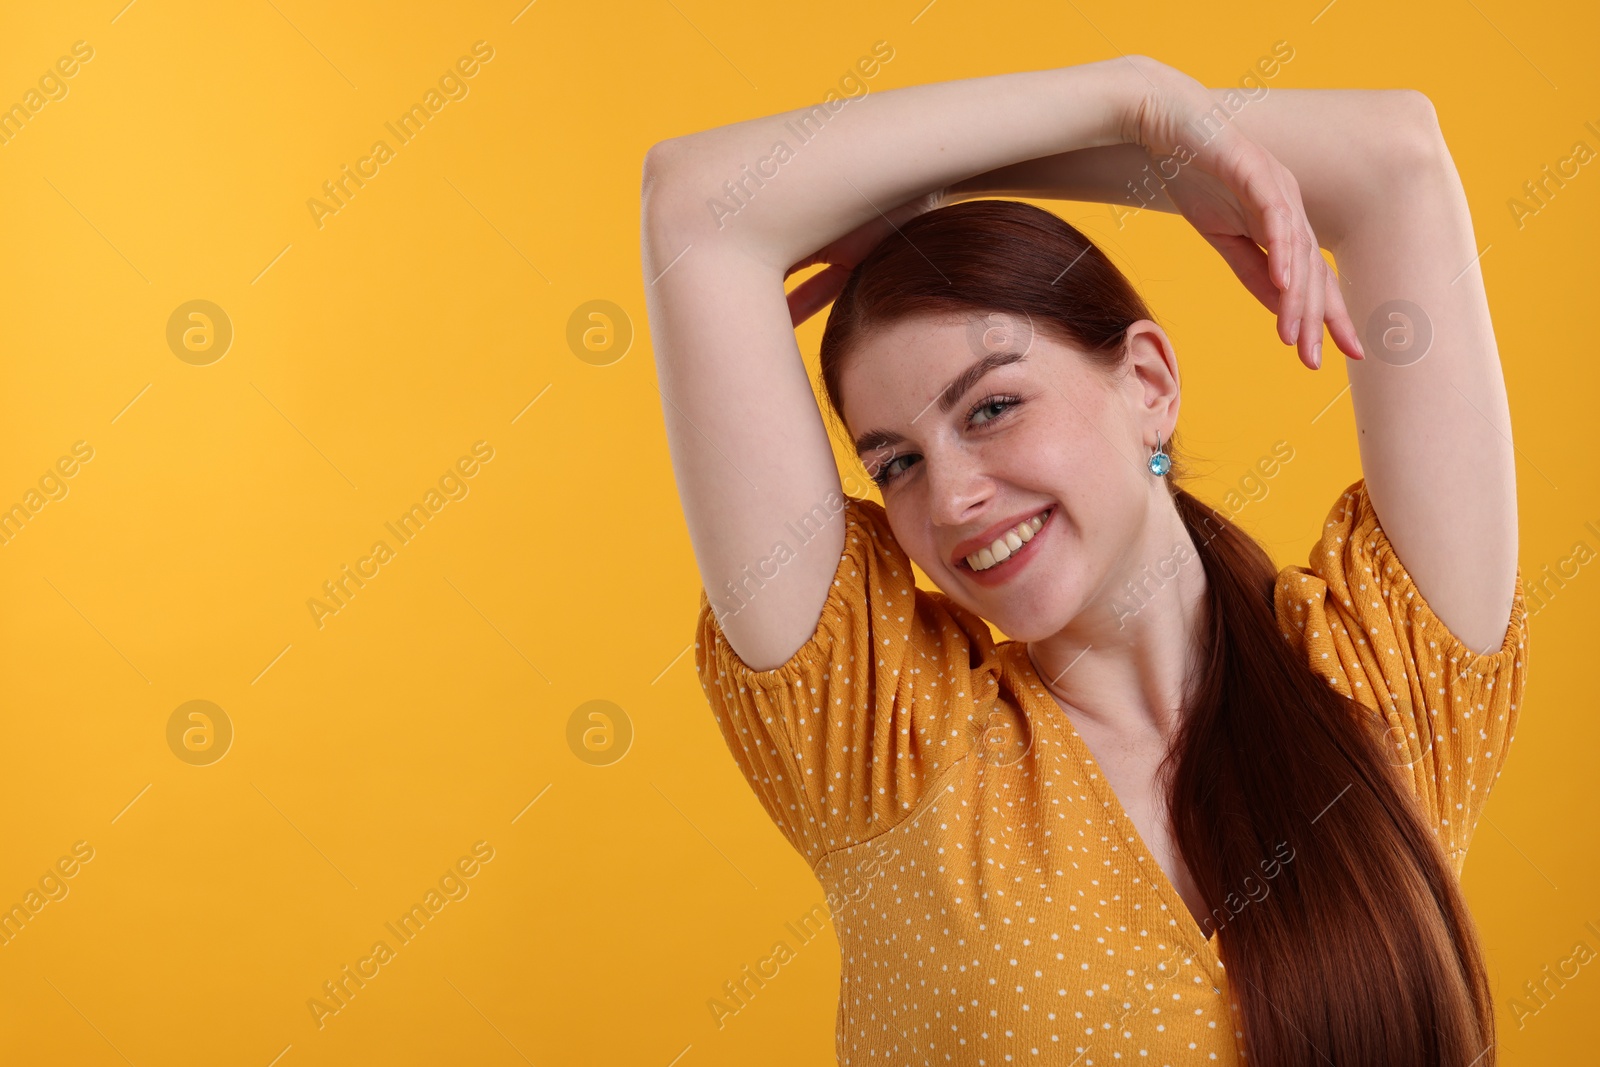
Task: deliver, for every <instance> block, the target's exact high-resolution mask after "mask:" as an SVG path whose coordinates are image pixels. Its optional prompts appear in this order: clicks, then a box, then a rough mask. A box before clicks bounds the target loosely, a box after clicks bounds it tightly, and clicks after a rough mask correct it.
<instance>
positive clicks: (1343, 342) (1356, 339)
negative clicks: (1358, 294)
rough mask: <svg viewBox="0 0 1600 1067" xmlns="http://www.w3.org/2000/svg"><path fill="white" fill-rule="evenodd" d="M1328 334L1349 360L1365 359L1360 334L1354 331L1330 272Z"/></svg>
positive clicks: (1334, 276)
mask: <svg viewBox="0 0 1600 1067" xmlns="http://www.w3.org/2000/svg"><path fill="white" fill-rule="evenodd" d="M1328 333H1330V334H1331V335H1332V336H1333V343H1334V344H1336V345H1338V346H1339V348H1340V350H1341V351H1343V352H1344V353H1345V354H1346V355H1347V356H1349V357H1350V358H1351V359H1365V358H1366V350H1365V349H1363V348H1362V347H1361V334H1360V333H1359V332H1358V331H1357V330H1356V324H1355V320H1354V319H1352V318H1351V317H1350V309H1349V307H1347V306H1346V305H1345V302H1344V293H1343V291H1341V290H1340V288H1339V277H1338V275H1336V274H1335V273H1334V272H1333V271H1331V270H1330V271H1329V272H1328Z"/></svg>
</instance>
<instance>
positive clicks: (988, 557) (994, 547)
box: [967, 509, 1048, 571]
mask: <svg viewBox="0 0 1600 1067" xmlns="http://www.w3.org/2000/svg"><path fill="white" fill-rule="evenodd" d="M1047 511H1048V509H1046V512H1047ZM1046 512H1041V513H1039V514H1038V515H1035V516H1034V517H1033V518H1031V519H1027V520H1025V521H1023V522H1019V523H1018V524H1017V525H1016V526H1014V527H1012V528H1011V529H1009V530H1007V531H1006V532H1005V533H1004V534H1002V535H1000V537H999V538H997V539H996V540H995V542H994V543H993V544H991V545H989V546H988V547H986V548H980V549H979V550H978V551H976V552H974V553H973V554H972V555H970V556H968V557H967V566H969V567H971V568H972V569H973V570H975V571H985V570H988V569H989V568H990V567H993V566H994V565H995V564H996V563H1003V562H1004V561H1006V560H1008V559H1010V558H1011V554H1012V553H1013V552H1015V551H1017V549H1019V548H1021V547H1022V546H1023V544H1025V543H1026V542H1028V541H1031V540H1033V535H1034V534H1036V533H1038V532H1039V528H1040V527H1042V526H1043V525H1044V520H1045V514H1046Z"/></svg>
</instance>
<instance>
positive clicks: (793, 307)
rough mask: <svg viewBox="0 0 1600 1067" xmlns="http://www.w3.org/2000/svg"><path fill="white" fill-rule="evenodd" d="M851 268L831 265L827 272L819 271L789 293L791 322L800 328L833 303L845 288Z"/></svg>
mask: <svg viewBox="0 0 1600 1067" xmlns="http://www.w3.org/2000/svg"><path fill="white" fill-rule="evenodd" d="M850 270H851V268H849V267H846V266H843V265H842V264H838V263H834V264H831V265H830V266H829V267H828V269H827V270H823V271H818V272H817V273H816V274H813V275H812V276H811V277H809V278H807V279H806V280H805V281H803V282H801V283H800V284H799V285H797V286H795V287H794V290H793V291H792V292H790V293H789V295H788V300H789V321H790V323H791V324H792V325H794V326H799V325H800V324H801V323H802V322H805V321H806V320H807V319H809V318H810V317H811V316H813V315H815V314H816V313H817V312H819V311H821V310H822V309H823V308H825V307H827V306H828V305H829V304H831V303H833V300H834V298H835V297H837V296H838V295H839V291H840V290H842V289H843V288H844V283H845V279H847V278H848V277H849V276H850Z"/></svg>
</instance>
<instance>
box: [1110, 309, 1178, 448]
mask: <svg viewBox="0 0 1600 1067" xmlns="http://www.w3.org/2000/svg"><path fill="white" fill-rule="evenodd" d="M1123 343H1124V345H1125V347H1126V350H1127V359H1128V376H1127V380H1128V382H1130V383H1132V385H1136V386H1137V390H1136V391H1135V392H1134V394H1133V397H1132V399H1133V401H1134V402H1135V403H1136V404H1137V405H1138V410H1137V412H1136V415H1137V417H1138V419H1139V421H1140V423H1141V424H1143V425H1144V426H1146V427H1147V429H1148V431H1149V434H1150V437H1151V438H1152V440H1151V442H1150V443H1151V444H1152V445H1153V444H1155V441H1154V438H1155V435H1156V433H1157V432H1159V433H1160V434H1161V439H1162V440H1163V441H1166V440H1168V439H1169V438H1171V436H1172V430H1173V427H1175V426H1176V425H1177V424H1178V405H1179V403H1180V402H1181V401H1182V389H1181V383H1180V381H1179V380H1178V355H1177V353H1176V352H1174V351H1173V348H1172V341H1171V339H1170V338H1168V337H1167V334H1166V331H1165V330H1163V329H1162V328H1161V327H1160V326H1157V325H1156V324H1155V323H1154V322H1152V321H1150V320H1149V319H1140V320H1139V321H1138V322H1135V323H1134V324H1133V325H1132V326H1129V327H1128V333H1127V336H1126V338H1125V339H1124V342H1123Z"/></svg>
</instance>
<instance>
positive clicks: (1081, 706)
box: [1027, 485, 1207, 741]
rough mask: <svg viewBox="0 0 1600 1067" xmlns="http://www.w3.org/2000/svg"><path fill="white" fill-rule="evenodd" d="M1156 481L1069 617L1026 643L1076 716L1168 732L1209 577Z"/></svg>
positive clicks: (1106, 725)
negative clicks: (1133, 524)
mask: <svg viewBox="0 0 1600 1067" xmlns="http://www.w3.org/2000/svg"><path fill="white" fill-rule="evenodd" d="M1155 489H1156V492H1158V493H1159V497H1158V498H1155V499H1154V500H1153V503H1152V508H1151V514H1152V521H1151V522H1149V523H1146V524H1145V528H1144V530H1143V531H1142V532H1141V534H1140V535H1139V536H1137V537H1135V538H1134V539H1133V542H1132V543H1131V544H1130V545H1129V548H1128V551H1127V552H1125V553H1124V554H1123V555H1122V557H1121V558H1120V559H1119V560H1118V563H1117V565H1116V566H1114V567H1113V568H1112V570H1111V572H1110V574H1109V576H1108V578H1107V580H1106V582H1105V583H1104V584H1103V585H1102V586H1101V588H1100V589H1099V590H1097V591H1096V593H1095V595H1094V597H1093V598H1092V599H1091V600H1090V601H1089V602H1088V603H1087V604H1085V606H1084V608H1083V610H1081V611H1080V612H1079V613H1078V614H1077V615H1076V616H1075V617H1074V618H1073V620H1072V621H1071V622H1070V623H1068V624H1067V625H1066V626H1065V627H1063V628H1062V629H1061V630H1059V631H1058V632H1056V633H1054V634H1052V635H1051V636H1049V637H1046V638H1041V639H1040V640H1037V641H1032V642H1029V644H1028V646H1027V649H1028V657H1029V659H1030V660H1032V662H1033V666H1034V669H1035V670H1036V671H1037V672H1038V674H1039V677H1040V679H1041V680H1042V681H1043V683H1044V685H1045V688H1046V689H1048V690H1049V691H1050V693H1051V695H1053V696H1054V697H1055V698H1056V701H1057V702H1058V703H1059V704H1060V705H1061V706H1062V709H1063V710H1064V711H1065V712H1067V714H1068V715H1069V716H1070V717H1071V718H1072V719H1073V720H1074V722H1075V723H1077V724H1080V725H1082V726H1085V727H1088V728H1091V729H1095V730H1097V731H1102V732H1113V733H1118V734H1124V735H1129V736H1140V735H1150V734H1154V735H1157V736H1159V737H1160V739H1161V740H1162V741H1170V739H1171V735H1172V733H1173V732H1174V731H1175V730H1176V729H1177V727H1178V725H1179V722H1180V714H1181V710H1182V705H1183V698H1184V695H1185V692H1186V687H1187V685H1188V682H1189V679H1190V676H1191V672H1192V671H1194V670H1197V669H1198V658H1199V654H1200V651H1201V648H1202V638H1203V636H1204V632H1203V627H1204V625H1205V623H1206V592H1207V583H1206V576H1205V568H1204V566H1203V565H1202V564H1201V562H1200V556H1199V552H1198V549H1197V548H1196V546H1195V543H1194V539H1193V538H1192V537H1191V536H1190V534H1189V530H1188V527H1186V526H1185V525H1184V523H1183V519H1182V517H1181V516H1179V514H1178V512H1177V508H1176V507H1175V506H1174V505H1173V503H1172V501H1171V499H1170V497H1169V496H1168V493H1167V489H1166V487H1165V486H1164V485H1158V486H1156V487H1155Z"/></svg>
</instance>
